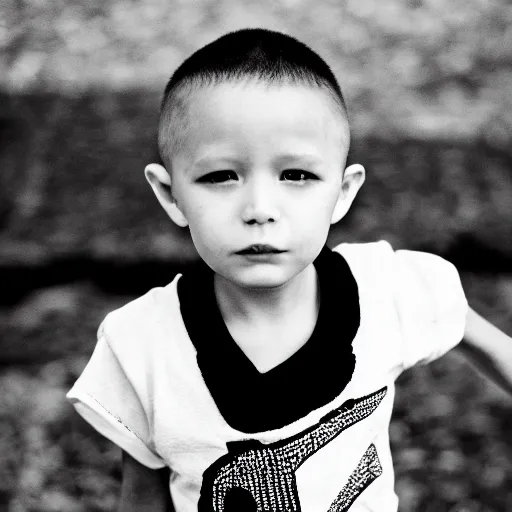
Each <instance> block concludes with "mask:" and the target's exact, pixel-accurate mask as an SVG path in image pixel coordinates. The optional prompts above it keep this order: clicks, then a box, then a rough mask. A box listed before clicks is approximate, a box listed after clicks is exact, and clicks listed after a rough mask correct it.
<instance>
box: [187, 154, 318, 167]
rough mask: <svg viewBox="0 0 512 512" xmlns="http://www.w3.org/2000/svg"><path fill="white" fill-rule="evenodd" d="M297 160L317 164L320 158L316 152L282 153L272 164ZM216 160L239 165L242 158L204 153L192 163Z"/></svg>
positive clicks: (197, 163) (214, 161)
mask: <svg viewBox="0 0 512 512" xmlns="http://www.w3.org/2000/svg"><path fill="white" fill-rule="evenodd" d="M298 161H299V162H301V163H305V164H309V165H318V164H320V163H321V162H322V158H321V156H320V155H318V154H316V153H304V152H301V153H284V154H281V155H279V156H278V157H277V158H275V160H274V164H275V165H278V166H280V165H285V164H287V163H289V162H298ZM218 162H222V163H228V164H233V165H239V164H240V163H241V162H242V160H241V159H238V158H234V157H231V156H221V155H205V156H202V157H201V158H199V159H198V160H196V161H195V162H194V164H193V165H194V167H201V166H204V165H209V164H210V165H211V164H212V163H218Z"/></svg>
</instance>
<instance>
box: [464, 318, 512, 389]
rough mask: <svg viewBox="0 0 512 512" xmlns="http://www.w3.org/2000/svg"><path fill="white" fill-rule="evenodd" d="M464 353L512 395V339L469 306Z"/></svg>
mask: <svg viewBox="0 0 512 512" xmlns="http://www.w3.org/2000/svg"><path fill="white" fill-rule="evenodd" d="M459 347H460V349H461V352H462V353H463V354H464V355H465V356H466V357H467V358H468V359H469V360H470V361H471V362H473V363H474V364H475V366H477V367H478V368H479V369H480V370H482V372H483V373H484V374H485V375H486V376H487V377H489V378H490V379H491V380H492V381H493V382H495V383H496V384H497V385H498V386H500V387H501V388H503V389H504V390H505V391H508V392H509V393H510V394H511V395H512V338H511V337H510V336H507V335H506V334H505V333H504V332H502V331H500V330H499V329H498V328H497V327H495V326H494V325H492V324H491V323H490V322H488V321H487V320H486V319H485V318H483V317H482V316H480V315H479V314H478V313H476V312H475V311H474V310H472V309H471V308H468V314H467V317H466V328H465V331H464V339H463V340H462V342H461V343H460V344H459Z"/></svg>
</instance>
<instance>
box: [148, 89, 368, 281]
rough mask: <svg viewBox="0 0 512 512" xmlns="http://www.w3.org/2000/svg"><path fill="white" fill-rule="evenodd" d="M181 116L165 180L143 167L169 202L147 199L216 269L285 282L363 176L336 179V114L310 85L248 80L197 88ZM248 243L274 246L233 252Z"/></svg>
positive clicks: (344, 139)
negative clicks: (182, 136)
mask: <svg viewBox="0 0 512 512" xmlns="http://www.w3.org/2000/svg"><path fill="white" fill-rule="evenodd" d="M188 117H189V123H190V126H189V127H188V130H189V131H188V135H187V139H186V143H185V147H184V148H183V149H182V150H181V151H180V152H179V153H178V154H176V155H173V158H172V162H171V164H172V172H171V173H170V174H171V176H172V184H171V183H170V178H167V177H164V175H163V174H161V175H159V176H158V177H156V179H155V175H156V174H158V172H156V173H153V172H152V170H151V169H152V166H153V165H154V164H152V165H151V166H148V168H147V169H146V174H147V176H148V179H149V181H150V183H151V184H152V186H153V188H155V186H156V187H158V183H160V184H162V183H163V184H167V185H169V184H171V187H172V196H173V198H174V201H175V202H174V204H171V203H172V202H173V199H172V197H171V196H170V195H169V194H167V195H165V194H162V192H160V193H158V192H157V190H156V189H155V192H157V197H158V198H159V200H160V202H161V203H162V205H163V206H164V208H165V209H166V210H167V211H168V213H169V215H170V216H171V218H173V220H175V221H176V222H177V223H178V224H180V225H182V226H184V225H187V224H188V226H189V227H190V233H191V235H192V240H193V242H194V244H195V247H196V249H197V251H198V253H199V255H200V256H201V258H202V259H203V260H204V261H205V262H206V263H207V264H208V265H209V266H210V267H211V268H212V269H213V270H214V271H215V272H216V273H218V274H220V275H221V276H223V277H224V278H226V279H228V280H230V281H231V282H233V283H234V284H237V285H239V286H243V287H248V288H272V287H277V286H280V285H282V284H284V283H286V282H287V281H289V280H290V279H292V278H293V277H295V276H296V275H298V274H299V273H300V272H301V271H302V270H304V269H305V268H306V267H307V266H308V265H309V264H310V263H311V262H312V261H313V260H314V259H315V258H316V256H317V255H318V254H319V253H320V251H321V249H322V247H323V246H324V244H325V241H326V239H327V235H328V231H329V226H330V225H331V223H332V222H337V221H338V220H339V219H340V218H341V217H342V216H343V215H344V214H345V213H346V211H347V210H348V208H349V206H350V203H351V201H352V199H353V197H354V196H355V193H356V192H357V189H358V188H359V186H360V185H361V184H362V182H363V181H364V169H362V167H361V166H351V167H353V169H351V168H348V169H347V172H346V173H345V179H343V170H344V166H345V160H346V156H347V150H348V141H349V134H348V125H347V122H346V120H345V119H343V118H342V116H341V115H340V114H339V112H338V111H337V109H336V108H335V107H334V103H333V100H332V99H331V98H330V97H329V95H328V94H327V93H326V92H324V91H322V90H320V89H316V88H310V87H306V86H299V85H270V86H267V85H262V84H259V83H250V82H249V83H246V84H232V83H224V84H220V85H215V86H208V87H205V88H201V89H200V90H199V91H197V92H195V93H194V94H193V97H192V99H191V101H190V107H189V113H188ZM169 171H171V170H169ZM165 176H168V175H165ZM166 179H168V181H167V182H166V183H164V181H165V180H166ZM161 190H163V189H161ZM255 244H265V245H270V246H272V247H274V248H275V249H277V250H279V251H282V252H279V253H267V254H258V255H255V254H240V252H239V251H243V250H245V249H247V248H249V247H251V246H254V245H255Z"/></svg>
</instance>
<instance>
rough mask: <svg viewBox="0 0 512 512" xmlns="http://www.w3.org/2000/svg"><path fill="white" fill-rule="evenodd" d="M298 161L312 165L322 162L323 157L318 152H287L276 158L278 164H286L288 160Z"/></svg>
mask: <svg viewBox="0 0 512 512" xmlns="http://www.w3.org/2000/svg"><path fill="white" fill-rule="evenodd" d="M297 161H300V162H301V163H307V164H310V165H315V164H317V165H318V164H320V163H321V162H322V158H321V156H320V155H318V154H316V153H285V154H283V155H279V157H278V158H276V160H275V162H276V164H277V165H284V164H286V163H288V162H297Z"/></svg>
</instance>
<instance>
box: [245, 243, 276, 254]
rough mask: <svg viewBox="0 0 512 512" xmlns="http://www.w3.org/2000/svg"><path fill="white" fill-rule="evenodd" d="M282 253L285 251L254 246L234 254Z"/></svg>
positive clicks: (264, 245) (265, 246)
mask: <svg viewBox="0 0 512 512" xmlns="http://www.w3.org/2000/svg"><path fill="white" fill-rule="evenodd" d="M282 252H286V251H281V250H280V249H276V248H275V247H273V246H272V245H267V244H254V245H250V246H249V247H246V248H245V249H242V250H241V251H237V252H236V254H280V253H282Z"/></svg>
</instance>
